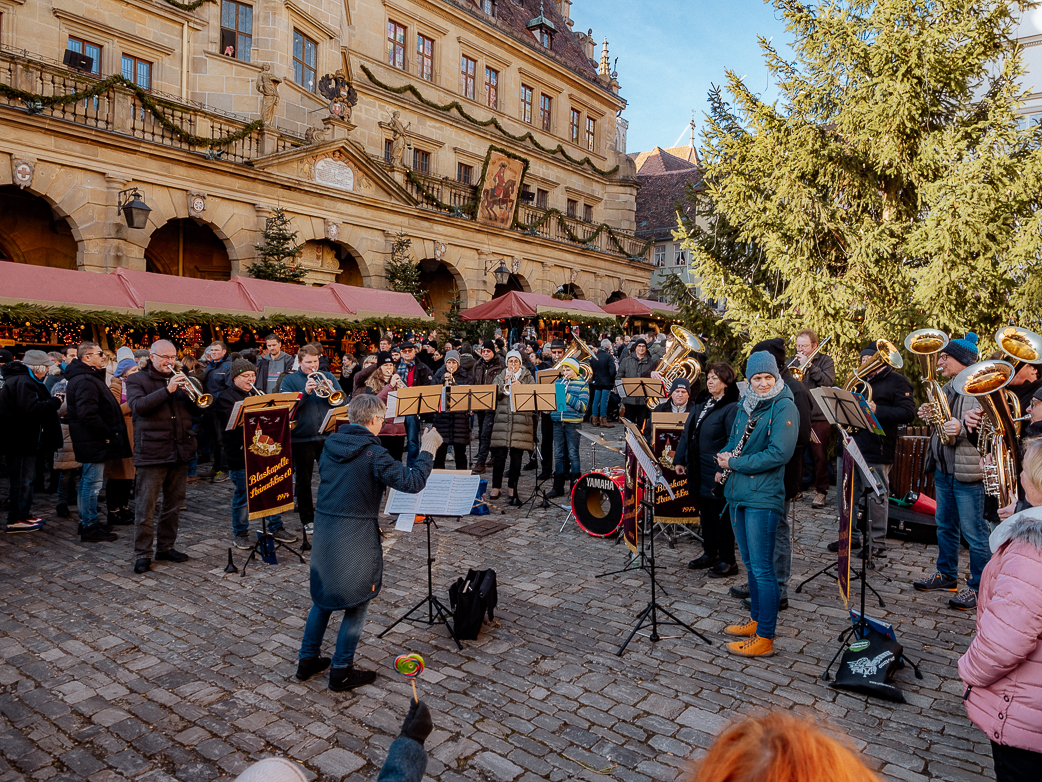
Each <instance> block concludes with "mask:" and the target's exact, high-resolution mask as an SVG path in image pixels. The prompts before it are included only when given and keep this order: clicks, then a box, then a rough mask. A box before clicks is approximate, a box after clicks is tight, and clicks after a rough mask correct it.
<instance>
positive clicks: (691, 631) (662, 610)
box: [658, 606, 713, 646]
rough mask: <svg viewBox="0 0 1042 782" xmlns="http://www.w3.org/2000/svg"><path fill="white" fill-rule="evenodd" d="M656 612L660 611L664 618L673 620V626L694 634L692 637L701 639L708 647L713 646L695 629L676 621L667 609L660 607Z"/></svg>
mask: <svg viewBox="0 0 1042 782" xmlns="http://www.w3.org/2000/svg"><path fill="white" fill-rule="evenodd" d="M658 610H659V611H661V612H662V613H664V614H665V615H666V616H668V617H669V618H670V619H672V620H673V624H675V625H679V626H680V627H683V628H684V629H685V630H687V631H688V632H689V633H692V634H694V635H697V636H698V637H699V638H701V639H702V640H703V641H705V642H706V643H707V644H709V645H710V646H712V645H713V642H712V641H710V640H709V639H708V638H706V637H705V636H704V635H702V634H701V633H700V632H698V630H696V629H695V628H693V627H691V626H690V625H688V624H685V623H684V622H681V621H680V620H679V619H677V618H676V617H675V616H674V615H673V614H672V613H671V612H670V611H669V609H666V608H663V607H662V606H659V607H658Z"/></svg>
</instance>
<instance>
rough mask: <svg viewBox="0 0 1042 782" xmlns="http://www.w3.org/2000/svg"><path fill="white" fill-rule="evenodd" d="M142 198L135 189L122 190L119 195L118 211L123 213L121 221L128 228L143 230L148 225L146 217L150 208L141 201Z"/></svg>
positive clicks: (139, 192)
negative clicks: (124, 221)
mask: <svg viewBox="0 0 1042 782" xmlns="http://www.w3.org/2000/svg"><path fill="white" fill-rule="evenodd" d="M142 198H144V196H143V195H141V191H140V190H138V189H137V188H131V189H130V190H124V191H122V192H121V193H120V194H119V211H121V212H122V213H123V219H124V220H126V221H127V225H128V226H129V227H130V228H144V227H145V226H146V225H148V215H149V213H150V212H151V211H152V208H151V207H150V206H149V205H148V204H146V203H145V202H144V201H143V200H141V199H142Z"/></svg>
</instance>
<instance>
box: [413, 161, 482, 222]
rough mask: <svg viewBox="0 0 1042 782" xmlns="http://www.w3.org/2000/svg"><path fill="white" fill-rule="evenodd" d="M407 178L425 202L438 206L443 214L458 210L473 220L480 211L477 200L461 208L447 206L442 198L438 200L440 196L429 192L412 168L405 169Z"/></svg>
mask: <svg viewBox="0 0 1042 782" xmlns="http://www.w3.org/2000/svg"><path fill="white" fill-rule="evenodd" d="M405 176H407V177H408V178H409V181H410V182H412V183H413V184H414V185H415V186H416V189H417V190H419V191H420V195H422V196H423V198H424V200H425V201H427V202H428V203H429V204H431V205H433V206H436V207H437V208H438V209H440V210H441V211H443V212H453V211H456V210H458V211H460V212H462V213H463V214H465V215H467V216H469V217H470V218H471V219H473V218H474V214H475V213H476V212H477V209H478V202H477V201H476V200H475V201H468V202H467V203H465V204H462V205H461V206H453V205H452V204H447V203H445V202H444V201H442V200H441V199H440V198H438V196H436V195H434V193H432V192H431V191H430V190H428V189H427V186H426V185H425V184H423V180H422V179H420V178H419V177H418V176H416V174H414V173H413V171H412V169H411V168H406V169H405Z"/></svg>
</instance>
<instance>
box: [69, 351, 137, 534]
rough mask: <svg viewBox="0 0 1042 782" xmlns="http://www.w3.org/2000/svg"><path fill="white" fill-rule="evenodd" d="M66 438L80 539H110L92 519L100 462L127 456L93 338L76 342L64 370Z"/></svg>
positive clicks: (123, 431)
mask: <svg viewBox="0 0 1042 782" xmlns="http://www.w3.org/2000/svg"><path fill="white" fill-rule="evenodd" d="M65 377H66V379H67V380H68V388H67V391H66V394H67V398H66V402H67V404H68V412H67V418H68V421H69V436H70V437H71V438H72V450H73V453H74V454H75V455H76V461H78V462H81V463H82V464H83V472H82V474H81V476H80V491H79V498H78V500H79V502H78V505H79V511H80V540H81V541H82V542H84V543H100V542H102V541H112V540H116V534H115V533H114V532H110V531H108V530H106V529H105V525H104V524H103V523H102V522H101V521H100V520H99V519H98V494H99V493H100V492H101V484H102V482H103V481H104V479H105V462H107V461H109V460H110V459H125V458H127V457H128V456H130V455H131V451H130V440H129V439H128V438H127V425H126V422H125V421H124V420H123V412H122V411H121V410H120V407H119V402H117V401H116V398H115V397H114V396H112V392H111V391H110V390H109V387H108V386H107V385H106V384H105V354H104V353H102V351H101V345H99V344H98V343H97V342H81V343H80V345H79V346H78V347H77V348H76V358H75V359H74V360H73V362H72V363H71V364H69V365H68V367H67V368H66V370H65Z"/></svg>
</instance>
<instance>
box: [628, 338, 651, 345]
mask: <svg viewBox="0 0 1042 782" xmlns="http://www.w3.org/2000/svg"><path fill="white" fill-rule="evenodd" d="M630 345H632V346H633V347H637V345H643V346H644V347H647V346H648V341H647V340H646V339H644V337H637V338H636V339H635V340H633V341H632V342H631V343H630Z"/></svg>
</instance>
